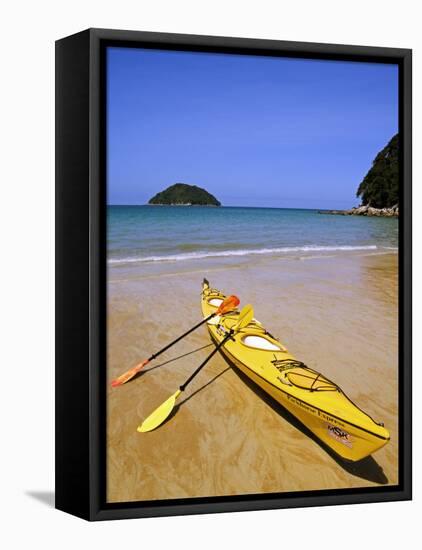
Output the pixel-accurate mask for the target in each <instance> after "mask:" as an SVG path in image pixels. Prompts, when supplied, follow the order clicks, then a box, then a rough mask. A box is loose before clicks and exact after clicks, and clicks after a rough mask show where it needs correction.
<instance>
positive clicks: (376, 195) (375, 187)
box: [356, 134, 399, 208]
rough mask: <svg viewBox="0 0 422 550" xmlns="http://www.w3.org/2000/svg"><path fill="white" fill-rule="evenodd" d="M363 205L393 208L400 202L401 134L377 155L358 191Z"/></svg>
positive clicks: (357, 194)
mask: <svg viewBox="0 0 422 550" xmlns="http://www.w3.org/2000/svg"><path fill="white" fill-rule="evenodd" d="M356 196H357V197H361V199H362V206H372V207H373V208H392V207H393V206H394V205H396V204H398V202H399V136H398V134H396V135H395V136H394V137H393V138H392V139H391V140H390V142H389V143H388V145H387V146H386V147H384V149H383V150H382V151H380V152H379V153H378V155H377V156H376V157H375V160H374V162H373V163H372V167H371V169H370V170H369V172H368V173H367V174H366V176H365V177H364V178H363V181H362V182H361V184H360V185H359V188H358V190H357V193H356Z"/></svg>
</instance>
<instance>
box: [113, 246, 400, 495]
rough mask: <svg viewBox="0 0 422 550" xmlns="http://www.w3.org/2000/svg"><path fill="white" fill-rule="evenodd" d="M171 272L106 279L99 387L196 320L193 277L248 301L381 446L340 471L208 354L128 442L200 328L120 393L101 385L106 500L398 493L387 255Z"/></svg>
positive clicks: (180, 376) (394, 332)
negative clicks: (362, 490) (375, 430)
mask: <svg viewBox="0 0 422 550" xmlns="http://www.w3.org/2000/svg"><path fill="white" fill-rule="evenodd" d="M179 264H181V265H177V266H176V265H175V263H172V262H169V263H167V264H166V266H165V267H162V266H159V267H158V266H155V265H154V266H150V267H149V266H148V268H147V266H142V267H141V266H126V267H125V266H119V267H112V268H110V269H109V285H108V289H109V290H108V294H109V295H108V364H107V375H108V381H109V382H110V381H111V380H112V379H113V378H114V377H116V376H117V375H119V374H121V373H122V372H124V371H125V370H127V369H128V368H129V367H131V366H133V365H134V364H135V363H137V362H138V361H139V360H141V359H143V358H146V357H148V356H149V355H150V354H151V353H153V352H155V351H157V350H158V349H160V348H161V347H163V346H164V345H165V344H166V343H167V342H169V341H170V340H172V339H174V338H175V337H176V336H178V335H179V334H180V333H181V332H183V331H184V330H185V329H187V328H189V327H190V326H192V325H194V324H195V323H197V322H198V320H200V318H201V312H200V285H201V281H202V278H203V277H204V276H205V277H207V278H208V279H209V280H210V282H211V284H212V285H213V286H214V287H216V288H220V289H221V290H222V291H223V292H225V293H226V294H232V293H233V294H236V295H238V296H239V298H240V299H241V303H242V305H245V304H246V303H251V304H252V305H253V306H254V308H255V316H256V317H257V318H258V319H259V320H260V321H261V322H262V323H263V324H264V326H265V327H266V328H267V329H268V330H269V331H270V332H271V333H272V334H274V335H275V336H276V337H278V338H279V339H280V341H281V342H283V343H285V344H286V345H287V346H288V347H289V349H290V350H291V352H292V353H293V354H294V355H295V356H296V357H297V358H299V359H300V360H302V361H303V362H304V363H306V364H307V365H308V366H310V367H312V368H314V369H316V370H318V371H321V372H322V373H324V374H325V375H326V376H328V377H329V378H331V379H332V380H334V381H335V382H336V383H337V384H339V385H340V387H342V389H343V390H344V391H345V392H346V394H347V395H349V397H350V398H351V399H352V400H353V401H355V402H356V403H357V404H358V405H359V406H360V407H361V408H363V409H364V410H365V411H366V412H368V413H369V414H370V415H371V416H373V417H374V419H375V420H378V421H382V422H384V424H385V426H386V427H387V428H388V430H389V431H390V434H391V441H390V442H389V443H388V444H387V445H386V446H385V447H384V448H383V449H381V450H380V451H379V452H378V453H376V454H375V455H374V456H373V457H369V458H367V459H365V460H364V461H362V462H360V463H356V464H354V465H350V464H346V463H344V462H342V461H341V460H339V459H338V458H336V457H335V456H333V455H330V454H328V453H327V451H326V450H324V449H323V448H322V447H321V446H320V445H319V444H318V442H317V441H315V440H314V439H312V438H311V437H309V434H307V433H306V432H304V431H303V429H302V428H301V427H300V426H299V425H298V423H297V422H295V421H294V419H292V418H291V417H289V415H288V414H286V413H285V411H284V410H283V409H282V408H281V407H280V406H278V405H277V404H275V403H274V402H273V401H271V400H270V399H269V398H266V396H265V395H263V394H262V392H261V391H260V390H258V389H257V388H255V387H254V386H253V384H252V383H251V382H248V381H247V380H244V377H243V376H242V375H241V374H239V373H238V372H237V371H236V370H235V369H233V368H231V367H230V365H229V364H228V363H227V362H226V361H225V359H224V357H222V356H221V355H219V354H217V356H215V357H214V358H213V360H212V361H211V362H210V363H209V364H208V365H207V367H206V368H205V369H204V370H203V371H202V372H201V374H200V375H199V376H198V377H197V378H196V379H195V381H194V382H193V383H192V385H191V386H190V387H189V389H188V390H187V392H186V396H183V398H182V399H181V401H180V405H179V407H178V410H177V413H176V414H175V415H174V416H173V417H172V418H171V420H170V421H168V422H167V423H165V424H164V425H163V426H162V427H160V428H159V429H157V430H155V431H154V432H151V433H147V434H140V433H138V432H137V431H136V427H137V425H138V424H139V423H140V421H142V420H143V419H144V418H145V416H147V415H148V414H149V413H150V412H151V411H152V410H153V409H154V408H155V407H156V406H157V405H159V404H160V403H161V402H162V401H163V400H164V399H165V398H166V397H168V396H169V395H170V394H171V393H173V392H174V391H175V390H176V389H177V388H178V386H179V385H180V384H181V383H182V382H183V381H184V380H185V379H186V378H187V377H188V376H189V374H190V373H191V372H192V371H193V370H194V369H195V367H196V366H197V365H199V363H200V362H201V361H202V360H203V359H204V358H205V357H206V355H207V354H208V353H210V352H211V351H212V349H213V348H212V344H211V343H210V339H209V336H208V333H207V330H206V328H204V327H201V328H200V329H199V330H198V331H197V332H195V333H193V334H192V335H190V336H189V337H188V338H187V339H185V340H183V341H182V342H180V343H179V344H177V345H176V346H175V347H173V348H172V349H170V350H168V351H167V352H166V353H165V354H163V355H162V356H160V357H159V358H158V359H157V360H156V361H155V362H154V363H152V364H151V366H148V367H147V368H146V369H145V371H144V372H143V373H142V374H141V375H140V376H138V377H137V378H136V379H134V380H133V381H131V382H130V383H128V384H126V385H125V386H122V387H120V388H115V389H112V388H111V387H110V384H108V387H107V500H108V501H109V502H123V501H138V500H140V501H142V500H155V499H173V498H184V497H203V496H223V495H239V494H256V493H270V492H289V491H303V490H316V489H333V488H336V489H337V488H353V487H368V486H376V485H385V484H391V485H394V484H397V482H398V431H397V430H398V426H397V414H398V408H397V407H398V402H397V391H398V356H397V354H398V310H397V300H398V295H397V290H398V286H397V285H398V273H397V254H396V253H382V254H378V253H367V254H363V253H353V254H352V253H348V254H336V255H325V256H318V257H317V256H312V255H308V256H305V257H303V256H302V257H288V258H283V259H281V258H276V257H265V258H264V257H262V258H252V259H251V258H249V259H246V258H245V259H241V260H240V261H236V262H235V261H233V260H231V261H228V260H225V259H221V260H219V261H217V260H216V259H215V258H214V259H208V260H207V261H201V260H197V261H195V262H185V263H182V262H179ZM183 355H184V357H181V356H183ZM178 357H180V358H179V359H177V360H176V358H178Z"/></svg>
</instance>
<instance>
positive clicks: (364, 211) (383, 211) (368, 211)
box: [318, 204, 399, 218]
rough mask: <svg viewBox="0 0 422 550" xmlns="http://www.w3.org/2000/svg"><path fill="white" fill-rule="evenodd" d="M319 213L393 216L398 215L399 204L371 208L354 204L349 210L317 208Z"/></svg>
mask: <svg viewBox="0 0 422 550" xmlns="http://www.w3.org/2000/svg"><path fill="white" fill-rule="evenodd" d="M318 213H319V214H338V215H340V216H382V217H385V218H394V217H398V215H399V205H398V204H395V205H394V206H392V207H391V208H373V207H372V206H368V205H365V206H356V207H354V208H351V209H350V210H319V212H318Z"/></svg>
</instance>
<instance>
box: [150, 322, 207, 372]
mask: <svg viewBox="0 0 422 550" xmlns="http://www.w3.org/2000/svg"><path fill="white" fill-rule="evenodd" d="M214 315H216V314H215V313H211V315H208V317H206V318H205V319H203V320H202V321H200V322H199V323H198V324H197V325H195V326H194V327H192V328H191V329H189V330H188V331H187V332H185V333H184V334H182V335H181V336H179V337H178V338H176V340H173V342H170V344H167V346H166V347H164V348H163V349H160V351H157V352H156V353H154V354H153V355H151V357H148V359H147V362H148V363H149V362H150V361H152V360H153V359H155V358H156V357H158V356H159V355H161V354H162V353H164V352H165V351H167V350H168V349H169V348H171V346H174V344H177V342H179V340H182V338H184V337H185V336H187V335H188V334H190V333H191V332H193V331H194V330H196V329H197V328H198V327H200V326H201V325H203V324H204V323H206V322H207V321H209V320H210V319H212V318H213V317H214Z"/></svg>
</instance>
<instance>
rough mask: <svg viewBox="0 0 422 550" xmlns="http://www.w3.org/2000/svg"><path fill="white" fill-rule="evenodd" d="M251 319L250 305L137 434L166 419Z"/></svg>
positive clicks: (139, 427)
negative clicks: (210, 363) (213, 359)
mask: <svg viewBox="0 0 422 550" xmlns="http://www.w3.org/2000/svg"><path fill="white" fill-rule="evenodd" d="M252 319H253V308H252V306H251V305H247V306H245V307H244V308H243V309H242V310H241V312H240V314H239V318H238V321H237V323H236V324H235V325H234V326H233V327H232V328H231V329H230V330H229V332H228V333H227V334H226V336H225V337H224V338H223V339H222V340H221V342H220V343H219V344H218V345H217V346H216V347H215V349H214V350H213V351H212V352H211V353H210V354H209V355H208V357H207V358H206V359H205V360H204V361H203V362H202V363H201V364H200V365H199V367H198V368H197V369H196V370H195V371H194V372H193V374H191V375H190V376H189V378H188V379H187V380H186V382H185V383H184V384H182V385H181V386H180V387H179V389H178V390H177V391H176V392H175V393H173V395H171V396H170V397H169V398H168V399H166V400H165V401H164V403H162V404H161V405H160V406H159V407H157V408H156V409H155V411H153V412H152V413H151V414H150V415H149V416H148V417H147V418H146V419H145V420H144V421H143V422H142V424H140V425H139V426H138V432H150V431H152V430H155V428H158V426H160V425H161V424H162V423H163V422H164V420H165V419H166V418H168V416H169V415H170V413H171V411H172V410H173V408H174V405H175V404H176V399H177V398H178V397H179V395H180V394H181V393H182V392H183V391H185V389H186V387H187V385H188V384H190V383H191V381H192V380H193V379H194V378H195V376H196V375H197V374H198V373H199V371H200V370H201V369H202V368H203V367H204V366H205V365H206V364H207V363H208V361H209V360H210V359H211V357H212V356H213V355H215V354H216V353H217V351H218V350H219V349H220V348H221V346H223V344H225V342H227V340H228V339H229V338H231V337H232V336H233V334H234V333H235V332H237V331H238V330H240V329H241V328H244V327H246V326H248V325H249V323H250V322H251V321H252Z"/></svg>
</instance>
